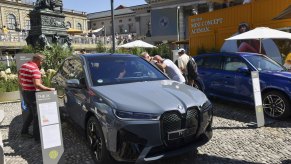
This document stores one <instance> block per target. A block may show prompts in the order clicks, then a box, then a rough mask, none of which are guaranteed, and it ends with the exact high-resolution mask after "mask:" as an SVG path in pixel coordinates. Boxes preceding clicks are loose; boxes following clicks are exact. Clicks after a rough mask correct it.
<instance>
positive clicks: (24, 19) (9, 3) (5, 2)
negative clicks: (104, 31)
mask: <svg viewBox="0 0 291 164" xmlns="http://www.w3.org/2000/svg"><path fill="white" fill-rule="evenodd" d="M33 8H34V6H33V4H32V3H23V2H21V0H1V1H0V28H2V27H3V26H6V27H7V17H8V15H9V14H12V15H14V16H15V18H16V22H17V24H18V26H17V28H19V29H26V26H27V23H28V21H29V20H30V18H29V15H28V14H29V12H30V11H31V10H33ZM64 13H65V16H66V19H65V21H66V22H65V23H67V22H70V23H71V25H72V27H73V28H76V27H77V23H80V24H81V25H82V29H83V30H87V29H88V27H87V24H88V23H87V22H88V20H87V17H86V13H85V12H78V11H73V10H71V11H64ZM11 31H13V30H11Z"/></svg>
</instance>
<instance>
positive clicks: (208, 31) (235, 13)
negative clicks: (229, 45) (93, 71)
mask: <svg viewBox="0 0 291 164" xmlns="http://www.w3.org/2000/svg"><path fill="white" fill-rule="evenodd" d="M290 4H291V0H284V1H283V0H252V2H251V3H249V4H245V5H243V4H241V5H237V6H232V7H228V8H223V9H218V10H215V11H212V12H208V13H203V14H198V15H193V16H190V17H189V20H188V27H189V43H190V44H189V46H190V54H191V55H197V50H198V49H199V48H206V49H217V50H219V49H220V48H221V46H222V44H223V43H224V41H225V39H226V38H229V37H231V36H232V35H234V34H235V33H236V32H237V31H238V26H239V24H240V23H243V22H245V23H247V24H248V25H250V27H251V28H252V29H253V28H255V27H270V28H275V29H278V28H287V27H291V21H290V19H284V20H274V18H275V17H276V16H277V15H278V14H279V13H281V12H282V11H283V10H284V9H286V8H287V7H288V6H289V5H290Z"/></svg>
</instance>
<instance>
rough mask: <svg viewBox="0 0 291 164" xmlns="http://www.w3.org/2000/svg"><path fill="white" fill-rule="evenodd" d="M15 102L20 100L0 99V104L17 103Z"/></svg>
mask: <svg viewBox="0 0 291 164" xmlns="http://www.w3.org/2000/svg"><path fill="white" fill-rule="evenodd" d="M17 102H20V100H15V101H1V102H0V104H7V103H17Z"/></svg>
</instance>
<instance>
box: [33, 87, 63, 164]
mask: <svg viewBox="0 0 291 164" xmlns="http://www.w3.org/2000/svg"><path fill="white" fill-rule="evenodd" d="M57 100H58V98H57V91H46V92H37V93H36V103H37V114H38V122H39V130H40V135H41V146H42V157H43V163H44V164H55V163H62V159H61V157H62V154H63V152H64V146H63V137H62V129H61V123H60V115H59V106H58V103H57V102H58V101H57Z"/></svg>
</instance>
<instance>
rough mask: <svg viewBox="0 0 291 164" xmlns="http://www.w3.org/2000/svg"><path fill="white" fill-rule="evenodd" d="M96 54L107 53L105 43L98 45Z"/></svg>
mask: <svg viewBox="0 0 291 164" xmlns="http://www.w3.org/2000/svg"><path fill="white" fill-rule="evenodd" d="M96 52H98V53H102V52H106V47H105V46H104V44H103V43H101V42H98V43H97V47H96Z"/></svg>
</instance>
